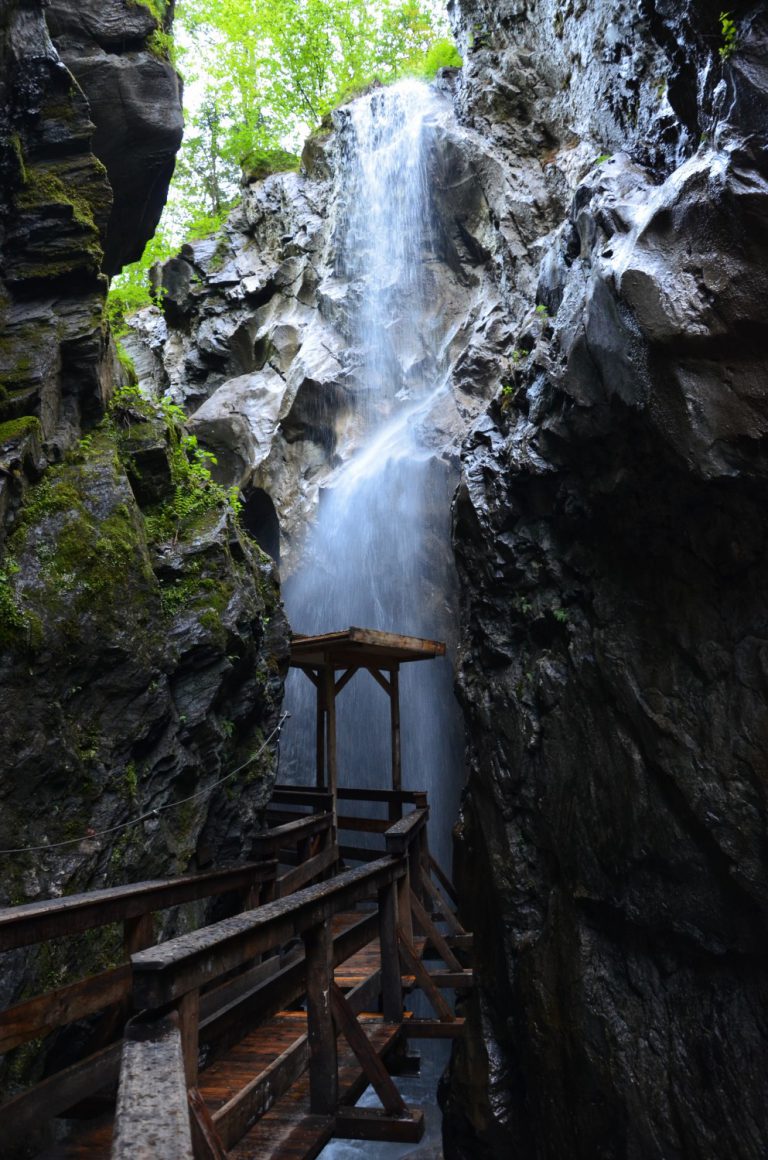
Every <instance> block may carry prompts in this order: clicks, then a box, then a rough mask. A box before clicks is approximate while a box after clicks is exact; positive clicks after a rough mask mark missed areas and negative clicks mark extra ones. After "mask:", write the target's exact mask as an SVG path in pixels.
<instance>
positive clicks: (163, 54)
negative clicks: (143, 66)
mask: <svg viewBox="0 0 768 1160" xmlns="http://www.w3.org/2000/svg"><path fill="white" fill-rule="evenodd" d="M147 44H148V47H149V51H150V52H151V53H153V55H154V56H156V57H159V59H160V60H167V61H170V63H171V64H174V65H175V64H176V60H177V55H176V44H175V42H174V39H173V37H172V35H171V34H170V32H164V31H163V30H162V29H161V28H158V29H157V30H156V31H155V32H153V33H152V35H151V36H150V38H149V40H148V42H147Z"/></svg>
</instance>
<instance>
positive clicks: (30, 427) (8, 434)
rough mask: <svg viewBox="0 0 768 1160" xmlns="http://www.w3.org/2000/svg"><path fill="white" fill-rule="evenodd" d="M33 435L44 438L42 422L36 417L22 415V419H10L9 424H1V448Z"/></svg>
mask: <svg viewBox="0 0 768 1160" xmlns="http://www.w3.org/2000/svg"><path fill="white" fill-rule="evenodd" d="M32 434H36V435H39V436H40V437H41V438H42V430H41V427H40V420H39V419H36V418H35V416H34V415H22V417H21V418H20V419H9V420H8V422H7V423H0V446H2V444H4V443H10V442H11V441H16V440H17V439H22V438H23V437H24V436H25V435H32Z"/></svg>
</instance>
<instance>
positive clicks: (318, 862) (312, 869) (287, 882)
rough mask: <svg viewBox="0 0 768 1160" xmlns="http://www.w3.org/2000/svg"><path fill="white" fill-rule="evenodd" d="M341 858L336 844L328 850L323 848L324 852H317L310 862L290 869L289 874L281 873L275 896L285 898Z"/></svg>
mask: <svg viewBox="0 0 768 1160" xmlns="http://www.w3.org/2000/svg"><path fill="white" fill-rule="evenodd" d="M338 860H339V853H338V850H337V848H336V846H331V847H330V848H329V849H328V850H323V851H322V853H320V854H317V855H316V856H315V857H314V858H310V859H309V861H308V862H304V864H303V865H301V866H297V867H296V869H295V870H289V871H288V873H287V874H283V875H281V877H280V878H278V880H277V883H276V884H275V897H276V898H284V897H285V896H286V895H288V894H292V893H293V892H294V891H296V890H299V889H300V888H301V887H302V886H306V885H307V883H308V882H311V881H312V879H313V878H317V877H318V876H319V875H320V874H322V873H323V871H324V870H327V869H328V867H329V866H333V864H334V863H335V862H338Z"/></svg>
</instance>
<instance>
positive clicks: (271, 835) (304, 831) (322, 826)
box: [252, 813, 333, 857]
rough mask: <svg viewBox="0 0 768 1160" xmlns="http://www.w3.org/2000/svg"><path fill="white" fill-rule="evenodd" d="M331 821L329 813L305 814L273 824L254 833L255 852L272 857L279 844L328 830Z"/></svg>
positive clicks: (286, 844) (293, 841) (296, 840)
mask: <svg viewBox="0 0 768 1160" xmlns="http://www.w3.org/2000/svg"><path fill="white" fill-rule="evenodd" d="M332 821H333V816H332V814H331V813H324V814H306V815H305V816H303V817H300V818H296V819H295V820H294V821H290V822H285V823H284V824H283V825H281V826H273V827H272V829H269V830H265V831H264V832H263V833H261V834H255V835H254V836H253V838H252V845H253V848H254V850H255V851H256V852H257V853H259V854H263V855H267V854H271V855H272V856H273V857H274V856H275V854H276V853H277V851H278V850H279V849H280V847H281V846H290V845H295V844H296V843H297V842H300V841H302V839H304V838H310V837H312V836H313V835H314V834H319V833H322V832H323V831H325V830H327V831H329V830H330V829H331V823H332Z"/></svg>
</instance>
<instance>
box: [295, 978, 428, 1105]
mask: <svg viewBox="0 0 768 1160" xmlns="http://www.w3.org/2000/svg"><path fill="white" fill-rule="evenodd" d="M331 1008H332V1010H333V1018H334V1020H335V1021H336V1024H337V1026H338V1028H339V1030H340V1031H341V1032H342V1034H343V1035H344V1037H345V1039H346V1041H347V1043H348V1044H349V1046H350V1047H351V1048H352V1050H353V1051H354V1053H355V1055H356V1056H357V1059H358V1062H359V1063H360V1066H361V1067H362V1069H363V1071H364V1072H365V1075H366V1077H367V1079H368V1081H369V1082H370V1083H371V1084H372V1085H373V1088H374V1090H375V1092H376V1095H377V1096H378V1097H379V1099H380V1100H381V1102H382V1104H383V1106H384V1111H385V1112H386V1113H387V1114H388V1115H390V1116H405V1115H407V1108H406V1106H405V1101H404V1100H403V1097H402V1096H401V1095H400V1092H399V1091H398V1090H397V1088H396V1086H395V1084H394V1081H393V1079H392V1076H391V1075H390V1074H389V1072H388V1071H387V1069H386V1067H385V1066H384V1064H383V1063H382V1061H381V1059H380V1057H379V1055H378V1053H377V1052H376V1051H375V1050H374V1048H373V1047H372V1046H371V1042H370V1040H369V1038H368V1036H367V1035H366V1034H365V1032H364V1031H363V1029H362V1027H361V1026H360V1024H359V1023H358V1021H357V1018H356V1017H355V1014H354V1012H353V1011H352V1010H351V1009H350V1007H349V1005H348V1004H347V1001H346V999H345V998H344V995H343V994H342V992H341V988H340V987H338V986H337V984H336V983H331ZM312 1110H313V1111H314V1110H315V1109H314V1108H313V1109H312Z"/></svg>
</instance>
